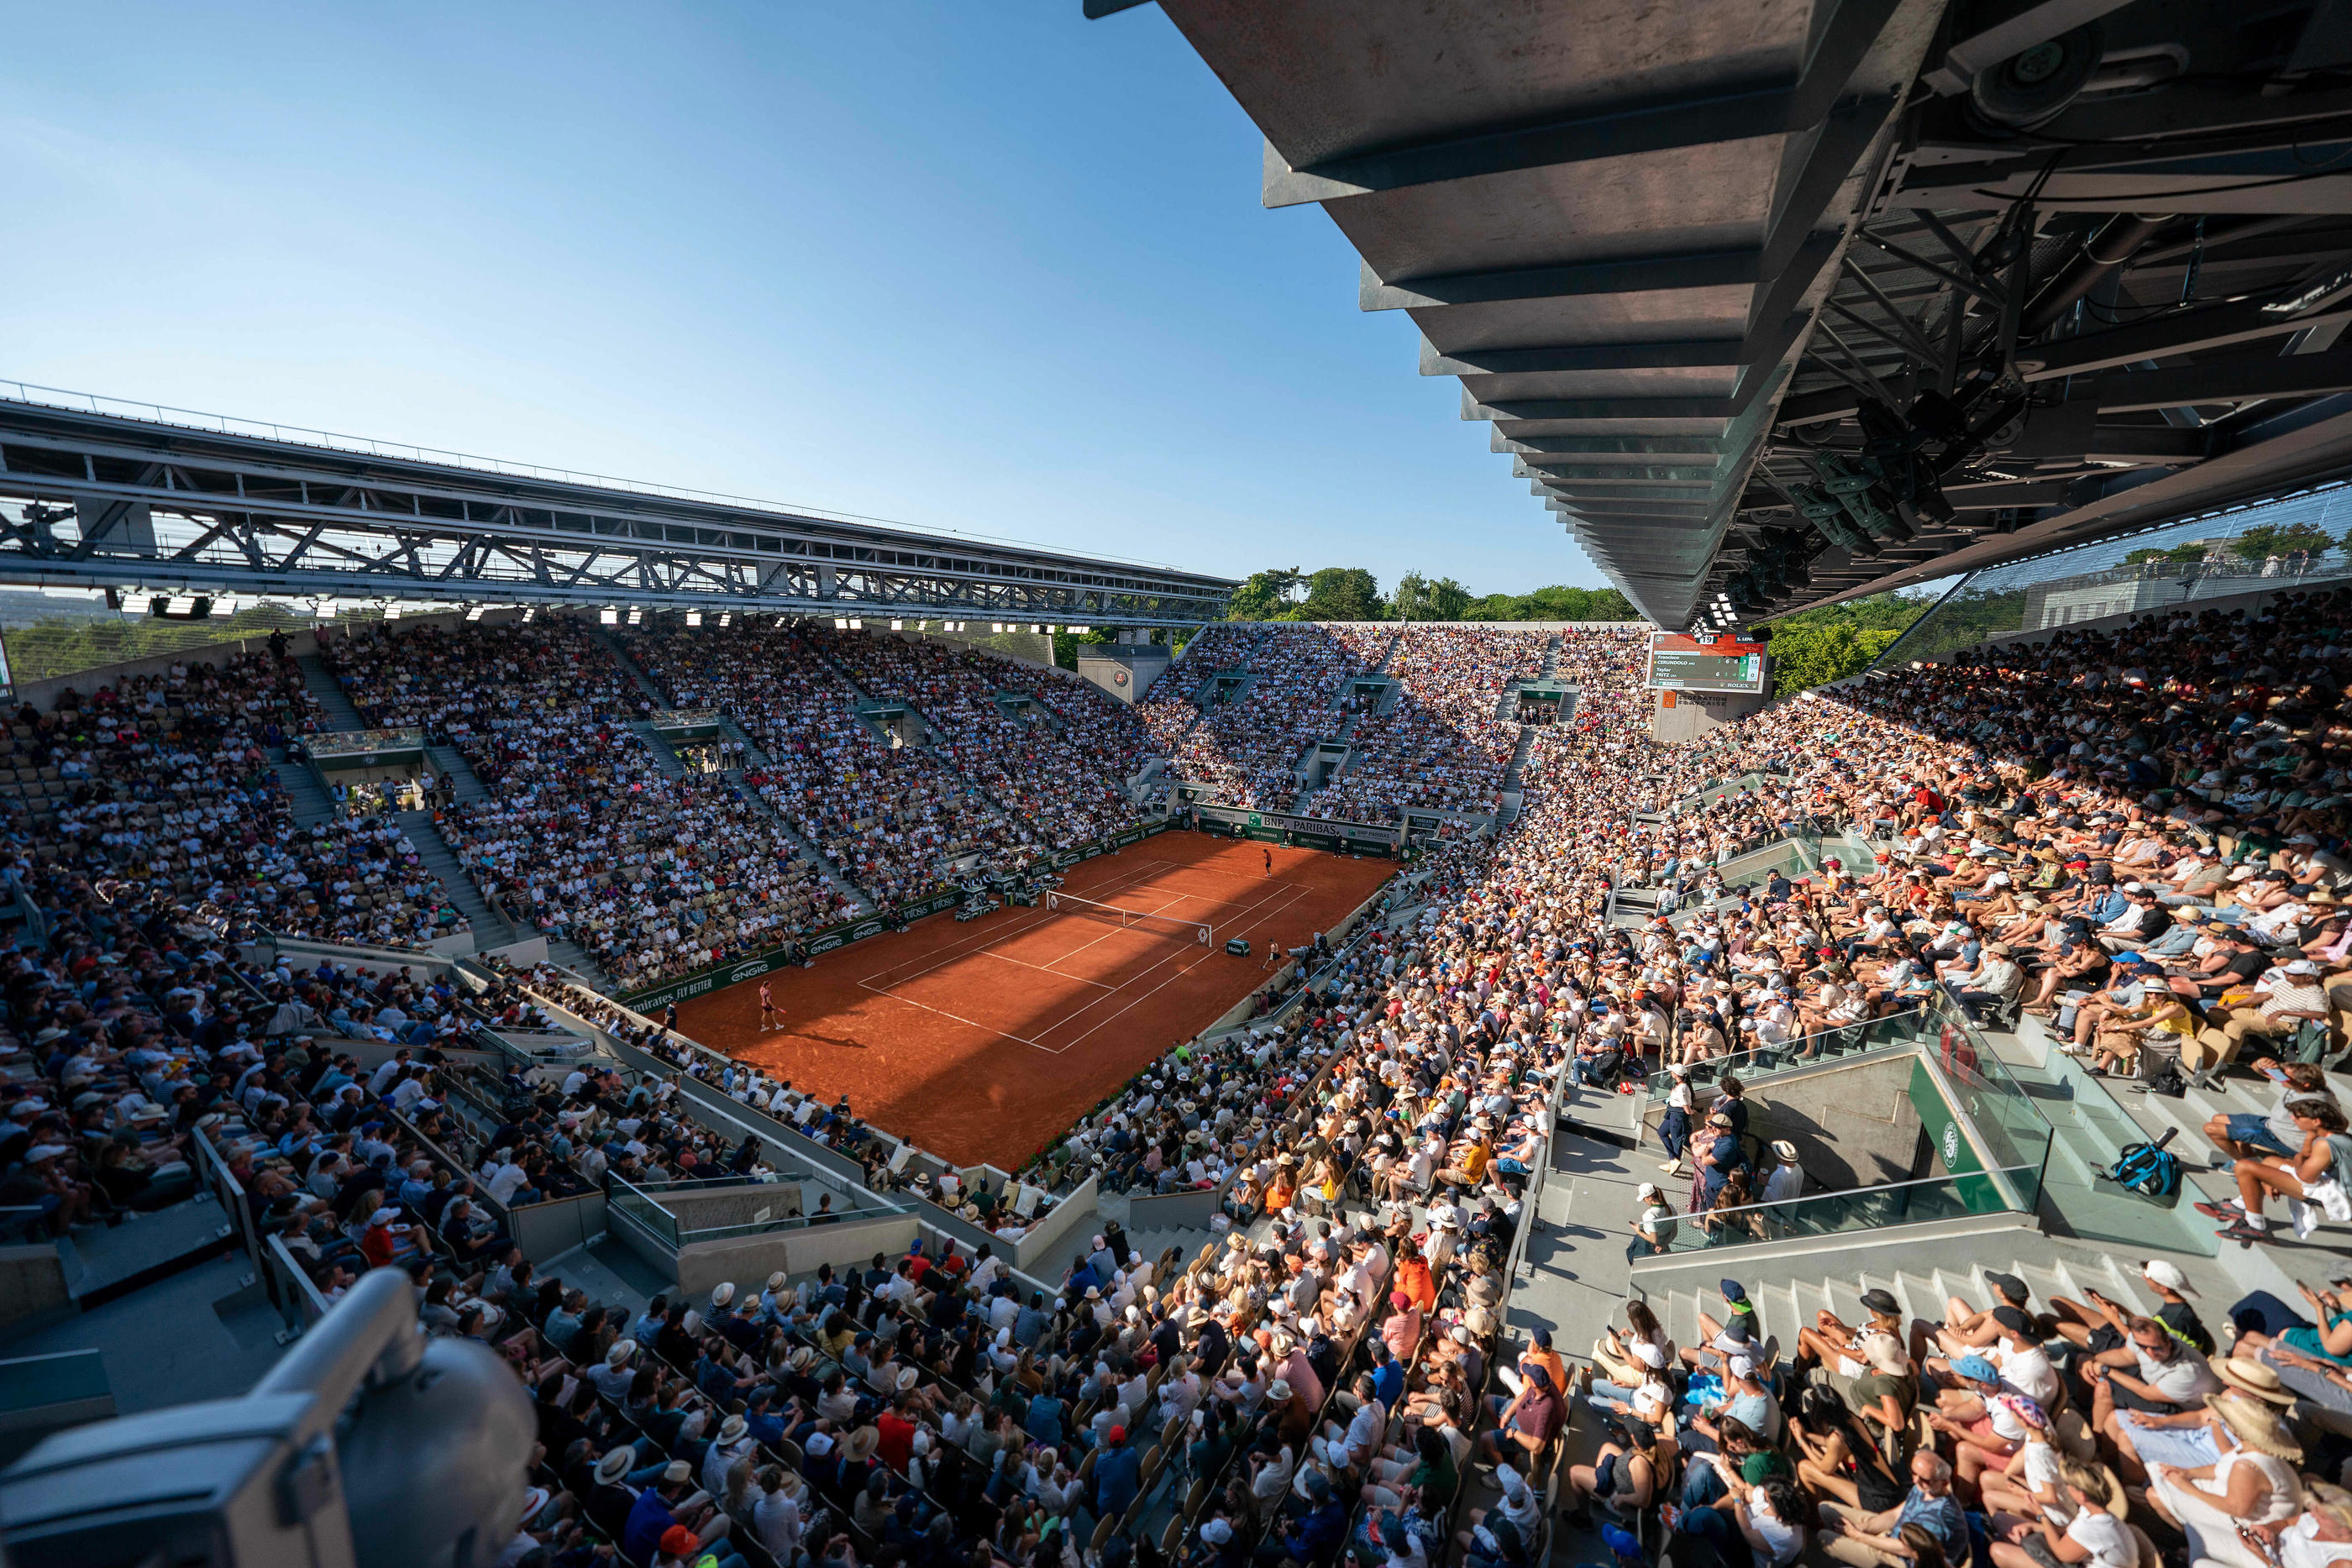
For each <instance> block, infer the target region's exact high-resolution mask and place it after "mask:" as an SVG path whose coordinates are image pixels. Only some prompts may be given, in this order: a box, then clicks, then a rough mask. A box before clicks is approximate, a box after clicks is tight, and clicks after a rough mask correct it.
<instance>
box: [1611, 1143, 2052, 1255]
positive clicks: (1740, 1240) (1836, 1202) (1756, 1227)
mask: <svg viewBox="0 0 2352 1568" xmlns="http://www.w3.org/2000/svg"><path fill="white" fill-rule="evenodd" d="M2041 1168H2042V1167H2041V1166H2039V1165H2032V1166H2007V1167H2003V1168H2000V1169H1998V1170H1982V1171H1967V1172H1963V1173H1959V1174H1956V1175H1951V1176H1925V1177H1922V1178H1921V1179H1919V1180H1917V1181H1901V1182H1891V1183H1888V1184H1887V1185H1885V1186H1866V1187H1856V1188H1854V1189H1853V1190H1851V1191H1847V1192H1824V1193H1816V1194H1814V1195H1812V1196H1811V1197H1795V1198H1790V1199H1789V1200H1788V1201H1787V1202H1785V1203H1756V1204H1748V1205H1744V1206H1742V1207H1738V1208H1714V1209H1708V1210H1706V1211H1705V1212H1703V1213H1699V1214H1685V1215H1679V1216H1677V1217H1676V1218H1675V1220H1674V1222H1673V1223H1674V1228H1673V1231H1672V1233H1671V1234H1670V1235H1669V1236H1667V1238H1666V1239H1664V1242H1663V1243H1662V1244H1654V1243H1652V1242H1651V1241H1649V1240H1647V1239H1643V1238H1641V1237H1636V1238H1635V1239H1634V1240H1633V1244H1632V1245H1631V1246H1630V1247H1628V1248H1627V1249H1626V1253H1625V1255H1626V1257H1627V1258H1629V1259H1631V1260H1633V1261H1635V1262H1639V1261H1640V1260H1643V1259H1644V1258H1662V1257H1667V1256H1670V1255H1672V1254H1675V1253H1679V1252H1701V1251H1706V1250H1708V1249H1717V1248H1732V1247H1753V1246H1756V1245H1759V1244H1760V1243H1764V1242H1770V1241H1790V1240H1798V1239H1805V1238H1810V1237H1820V1236H1839V1235H1848V1234H1852V1233H1853V1232H1856V1231H1863V1230H1878V1229H1883V1228H1885V1227H1887V1226H1890V1225H1924V1224H1927V1223H1928V1222H1929V1221H1931V1220H1938V1219H1958V1218H1965V1217H1967V1216H1969V1215H1975V1214H2000V1213H2005V1212H2008V1213H2015V1212H2022V1211H2024V1210H2026V1209H2030V1208H2031V1207H2032V1197H2031V1196H2029V1195H2030V1194H2031V1193H2032V1191H2033V1190H2034V1189H2036V1188H2037V1187H2038V1186H2039V1184H2040V1179H2041Z"/></svg>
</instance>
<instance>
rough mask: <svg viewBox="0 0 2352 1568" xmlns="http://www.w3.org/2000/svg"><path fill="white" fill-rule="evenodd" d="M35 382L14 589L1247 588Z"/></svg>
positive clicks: (9, 498)
mask: <svg viewBox="0 0 2352 1568" xmlns="http://www.w3.org/2000/svg"><path fill="white" fill-rule="evenodd" d="M9 384H10V385H12V386H13V385H14V384H15V383H9ZM18 390H19V392H20V394H24V395H20V396H19V397H17V398H15V399H8V398H0V504H5V503H14V504H15V505H14V507H13V508H11V509H12V510H13V511H14V513H15V517H14V518H13V519H12V517H11V516H10V513H9V512H8V511H0V582H16V583H30V584H36V585H39V586H45V587H68V586H69V587H81V588H98V587H109V588H121V589H139V590H148V591H158V592H164V593H201V592H214V593H248V594H262V595H269V594H281V595H282V594H291V595H298V596H308V595H314V594H315V595H320V596H332V597H341V598H361V599H373V598H383V599H406V600H415V599H424V600H430V601H452V600H456V601H465V600H474V601H494V602H499V603H541V604H574V605H581V606H592V605H593V606H602V605H613V604H634V605H647V606H656V607H660V606H667V607H671V608H683V609H692V610H706V611H720V610H738V611H747V612H749V611H782V612H794V613H818V614H828V615H843V614H846V615H857V614H876V615H897V616H908V615H912V616H917V617H922V618H931V617H948V616H958V615H968V616H973V617H980V618H990V617H993V618H995V619H996V620H998V621H1003V622H1016V623H1017V622H1032V623H1034V622H1049V623H1055V624H1093V623H1096V622H1101V623H1103V624H1106V625H1129V626H1136V625H1142V626H1157V625H1188V624H1192V623H1193V622H1200V621H1203V620H1214V619H1218V618H1220V617H1222V616H1223V613H1224V607H1225V601H1227V600H1228V599H1229V598H1230V597H1231V596H1232V593H1233V591H1234V589H1235V588H1236V587H1238V586H1239V584H1238V583H1236V582H1234V581H1233V580H1231V579H1228V578H1220V577H1205V576H1202V575H1200V574H1199V573H1196V572H1187V571H1178V570H1174V569H1173V568H1169V567H1160V566H1155V565H1149V564H1143V563H1139V562H1132V561H1120V560H1112V559H1088V558H1086V557H1081V556H1072V555H1065V554H1062V553H1060V552H1058V551H1053V550H1046V549H1038V548H1036V547H1034V546H1031V545H1024V544H1019V543H1014V542H1011V541H1006V540H1000V539H988V538H968V537H961V536H956V535H940V534H924V533H919V532H917V531H914V530H912V529H907V528H897V527H894V526H892V525H888V524H884V523H877V522H874V521H872V520H870V519H863V518H847V517H826V516H822V515H816V514H811V513H805V512H798V511H792V510H787V509H785V508H782V507H772V506H770V505H769V504H767V503H765V502H758V501H746V500H743V499H740V498H739V497H728V496H715V495H709V494H703V493H698V492H694V491H687V490H677V489H670V488H667V487H659V486H641V485H632V484H629V483H628V482H626V481H622V480H615V479H610V478H605V477H603V476H591V475H574V474H562V473H557V472H555V471H552V470H549V469H541V468H531V467H526V466H522V465H512V464H504V463H497V462H493V461H490V460H488V459H482V458H475V457H467V456H465V455H461V454H456V453H445V452H431V451H426V450H424V449H420V448H415V447H394V446H392V445H390V444H385V443H381V442H375V441H370V440H366V439H364V438H357V437H345V436H336V435H331V434H327V433H324V432H318V431H299V432H293V433H290V434H289V432H288V431H287V429H286V428H285V427H283V426H276V425H267V424H262V425H250V424H245V423H242V422H238V421H234V420H227V419H223V418H221V417H219V416H214V415H203V414H195V413H190V412H188V411H184V410H178V409H153V408H145V409H144V410H143V412H145V413H151V414H152V415H154V417H146V418H142V417H134V416H132V415H131V414H130V413H122V412H116V411H114V410H110V409H104V408H95V409H93V408H79V409H78V408H68V407H61V406H57V405H55V404H52V403H47V402H38V401H34V400H33V399H32V397H31V396H30V395H29V394H30V393H32V392H47V389H25V388H20V389H18ZM65 395H68V396H71V395H76V394H65ZM90 401H92V402H103V401H104V400H90ZM197 421H202V422H204V423H203V427H199V426H198V425H197V424H196V423H194V422H197Z"/></svg>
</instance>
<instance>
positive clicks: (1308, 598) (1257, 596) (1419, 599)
mask: <svg viewBox="0 0 2352 1568" xmlns="http://www.w3.org/2000/svg"><path fill="white" fill-rule="evenodd" d="M1225 614H1226V619H1228V620H1232V621H1640V620H1642V619H1643V615H1642V612H1640V611H1638V610H1635V609H1634V608H1633V603H1632V601H1629V600H1628V599H1627V598H1626V597H1625V596H1624V595H1623V594H1622V593H1620V592H1618V591H1617V590H1615V589H1613V588H1569V587H1566V586H1563V585H1555V586H1553V587H1550V588H1538V589H1537V590H1535V591H1533V592H1531V593H1489V594H1486V595H1484V596H1483V597H1481V596H1476V595H1474V594H1472V593H1471V591H1469V590H1468V589H1466V588H1465V587H1463V586H1462V585H1461V584H1460V583H1458V582H1456V581H1454V579H1452V578H1450V577H1440V578H1435V579H1432V578H1430V577H1428V576H1427V575H1425V574H1424V573H1422V572H1418V571H1409V572H1406V573H1405V574H1404V575H1403V576H1402V578H1399V579H1398V580H1397V584H1396V588H1395V590H1394V591H1392V592H1390V593H1388V594H1385V595H1383V594H1382V593H1381V585H1380V580H1379V579H1378V578H1376V577H1374V576H1373V575H1372V574H1371V573H1370V572H1369V571H1366V570H1364V569H1363V568H1361V567H1355V566H1327V567H1325V568H1323V569H1322V570H1320V571H1301V570H1299V569H1298V568H1297V567H1295V566H1294V567H1289V568H1282V567H1274V568H1269V569H1268V570H1265V571H1255V572H1252V573H1251V574H1250V576H1249V580H1247V581H1246V582H1244V583H1243V584H1242V585H1241V587H1240V588H1239V589H1238V590H1237V591H1235V592H1234V597H1233V602H1232V604H1231V606H1230V607H1229V608H1228V609H1227V610H1226V612H1225Z"/></svg>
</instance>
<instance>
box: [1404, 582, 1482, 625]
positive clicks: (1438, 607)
mask: <svg viewBox="0 0 2352 1568" xmlns="http://www.w3.org/2000/svg"><path fill="white" fill-rule="evenodd" d="M1469 611H1470V591H1469V590H1468V589H1466V588H1465V587H1463V586H1462V585H1461V584H1460V583H1458V582H1456V581H1454V580H1453V579H1452V578H1450V577H1441V578H1439V579H1438V580H1436V581H1435V582H1432V581H1430V580H1428V579H1426V578H1424V577H1423V576H1422V575H1421V573H1419V572H1417V571H1409V572H1406V573H1405V574H1404V576H1402V578H1399V579H1398V580H1397V585H1396V592H1395V593H1394V594H1392V595H1391V596H1390V599H1389V618H1390V619H1391V620H1392V621H1465V620H1468V619H1469V618H1470V617H1469Z"/></svg>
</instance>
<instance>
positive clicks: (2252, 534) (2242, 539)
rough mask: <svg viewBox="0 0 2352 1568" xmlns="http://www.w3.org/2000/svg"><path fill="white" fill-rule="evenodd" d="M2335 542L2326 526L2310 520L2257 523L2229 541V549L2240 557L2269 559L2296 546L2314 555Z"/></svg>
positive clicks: (2288, 551)
mask: <svg viewBox="0 0 2352 1568" xmlns="http://www.w3.org/2000/svg"><path fill="white" fill-rule="evenodd" d="M2335 542H2336V541H2335V539H2334V538H2332V537H2330V536H2329V534H2328V533H2327V532H2326V529H2324V528H2315V527H2313V526H2312V525H2311V524H2309V523H2288V524H2286V525H2284V526H2281V525H2280V524H2277V523H2257V524H2255V525H2254V526H2253V527H2252V528H2248V529H2247V530H2246V531H2245V532H2244V533H2242V534H2240V535H2239V536H2238V537H2237V538H2234V539H2231V541H2230V553H2231V554H2232V555H2234V556H2236V557H2237V558H2238V559H2241V560H2268V559H2270V558H2271V557H2273V556H2274V555H2293V554H2294V553H2295V552H2296V551H2298V550H2304V551H2308V552H2309V553H2311V554H2313V555H2317V554H2318V553H2319V552H2320V551H2322V550H2324V549H2326V548H2327V547H2328V546H2329V545H2332V544H2334V543H2335Z"/></svg>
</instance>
